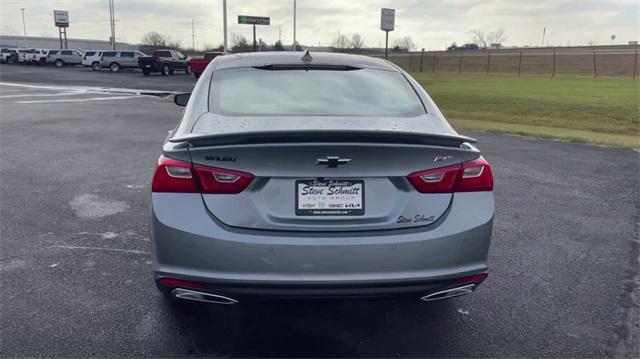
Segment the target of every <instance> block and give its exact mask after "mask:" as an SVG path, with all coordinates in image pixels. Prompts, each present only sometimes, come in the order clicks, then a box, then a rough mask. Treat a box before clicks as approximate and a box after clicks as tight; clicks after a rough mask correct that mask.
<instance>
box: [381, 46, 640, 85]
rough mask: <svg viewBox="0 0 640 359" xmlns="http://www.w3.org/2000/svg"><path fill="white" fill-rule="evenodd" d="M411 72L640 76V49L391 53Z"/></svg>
mask: <svg viewBox="0 0 640 359" xmlns="http://www.w3.org/2000/svg"><path fill="white" fill-rule="evenodd" d="M389 60H390V61H392V62H394V63H395V64H397V65H398V66H400V67H402V68H403V69H405V70H406V71H410V72H454V73H455V72H457V73H459V74H462V73H473V74H487V75H489V74H516V75H547V76H550V77H555V76H561V75H572V76H593V77H600V76H612V77H632V78H634V79H637V78H638V75H639V73H638V72H639V70H640V69H639V68H638V67H639V64H638V61H639V59H638V50H618V51H614V50H591V51H588V50H586V51H585V50H566V51H562V50H551V51H548V50H546V51H545V50H522V51H513V50H508V51H507V50H497V51H489V50H484V51H452V52H426V51H423V52H405V53H390V54H389Z"/></svg>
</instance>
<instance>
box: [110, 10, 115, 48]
mask: <svg viewBox="0 0 640 359" xmlns="http://www.w3.org/2000/svg"><path fill="white" fill-rule="evenodd" d="M113 1H114V0H109V18H110V23H111V49H112V50H115V49H116V23H115V20H114V17H115V12H116V11H115V7H114V4H113Z"/></svg>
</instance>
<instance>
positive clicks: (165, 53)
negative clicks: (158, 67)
mask: <svg viewBox="0 0 640 359" xmlns="http://www.w3.org/2000/svg"><path fill="white" fill-rule="evenodd" d="M153 56H154V57H171V51H162V50H160V51H154V52H153Z"/></svg>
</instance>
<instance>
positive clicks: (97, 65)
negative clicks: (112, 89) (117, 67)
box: [91, 62, 102, 71]
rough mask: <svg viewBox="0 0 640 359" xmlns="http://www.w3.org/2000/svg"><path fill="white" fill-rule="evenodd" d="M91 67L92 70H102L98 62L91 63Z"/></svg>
mask: <svg viewBox="0 0 640 359" xmlns="http://www.w3.org/2000/svg"><path fill="white" fill-rule="evenodd" d="M91 68H92V69H93V71H100V70H102V66H101V65H100V63H99V62H94V63H93V64H91Z"/></svg>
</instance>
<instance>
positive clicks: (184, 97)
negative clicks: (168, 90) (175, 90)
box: [173, 92, 191, 106]
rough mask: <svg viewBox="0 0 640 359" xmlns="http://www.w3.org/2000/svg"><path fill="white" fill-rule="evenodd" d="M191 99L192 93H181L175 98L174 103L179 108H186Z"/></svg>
mask: <svg viewBox="0 0 640 359" xmlns="http://www.w3.org/2000/svg"><path fill="white" fill-rule="evenodd" d="M189 98H191V93H190V92H188V93H179V94H176V95H174V96H173V102H174V103H175V104H176V105H178V106H186V105H187V104H188V103H189Z"/></svg>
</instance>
